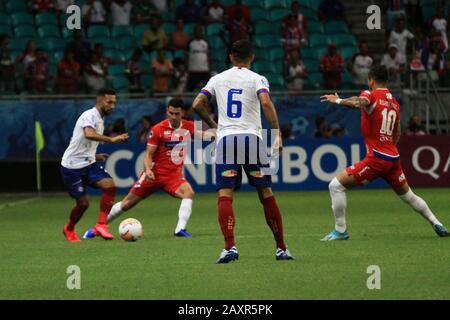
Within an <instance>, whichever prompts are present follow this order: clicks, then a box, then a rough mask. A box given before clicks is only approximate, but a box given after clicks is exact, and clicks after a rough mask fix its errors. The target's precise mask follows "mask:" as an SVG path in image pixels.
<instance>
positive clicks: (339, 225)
mask: <svg viewBox="0 0 450 320" xmlns="http://www.w3.org/2000/svg"><path fill="white" fill-rule="evenodd" d="M328 189H330V196H331V208H332V209H333V213H334V219H335V226H334V228H335V229H336V231H338V232H344V231H345V230H347V225H346V223H345V209H346V208H347V196H346V194H345V187H344V186H343V185H342V184H341V183H340V182H339V181H338V180H337V179H336V178H333V180H331V182H330V184H329V185H328Z"/></svg>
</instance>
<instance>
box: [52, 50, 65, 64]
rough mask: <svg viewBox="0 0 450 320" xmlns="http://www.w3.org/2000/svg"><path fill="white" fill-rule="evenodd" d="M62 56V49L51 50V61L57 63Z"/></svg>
mask: <svg viewBox="0 0 450 320" xmlns="http://www.w3.org/2000/svg"><path fill="white" fill-rule="evenodd" d="M63 57H64V51H55V52H53V61H54V62H55V63H56V64H58V63H59V61H61V59H62V58H63Z"/></svg>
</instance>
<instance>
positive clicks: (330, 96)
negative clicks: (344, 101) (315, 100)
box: [320, 93, 339, 103]
mask: <svg viewBox="0 0 450 320" xmlns="http://www.w3.org/2000/svg"><path fill="white" fill-rule="evenodd" d="M337 99H339V95H338V94H337V93H334V94H325V95H323V96H321V97H320V102H331V103H336V100H337Z"/></svg>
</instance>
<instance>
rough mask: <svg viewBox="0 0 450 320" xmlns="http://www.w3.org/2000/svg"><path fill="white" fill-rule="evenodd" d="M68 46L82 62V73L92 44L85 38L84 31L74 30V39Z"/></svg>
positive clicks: (78, 60)
mask: <svg viewBox="0 0 450 320" xmlns="http://www.w3.org/2000/svg"><path fill="white" fill-rule="evenodd" d="M66 48H68V49H69V50H70V51H73V52H74V54H75V60H76V61H77V62H78V63H79V64H80V67H81V73H83V71H84V67H85V66H86V65H87V64H88V63H89V59H90V54H91V44H90V43H89V42H88V41H87V40H84V39H83V31H81V30H78V29H75V30H73V40H72V41H70V42H69V43H68V44H67V46H66Z"/></svg>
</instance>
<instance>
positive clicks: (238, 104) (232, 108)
mask: <svg viewBox="0 0 450 320" xmlns="http://www.w3.org/2000/svg"><path fill="white" fill-rule="evenodd" d="M234 94H236V95H238V94H239V95H241V94H242V89H230V90H228V99H227V116H228V117H229V118H240V117H241V116H242V101H240V100H233V95H234Z"/></svg>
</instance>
